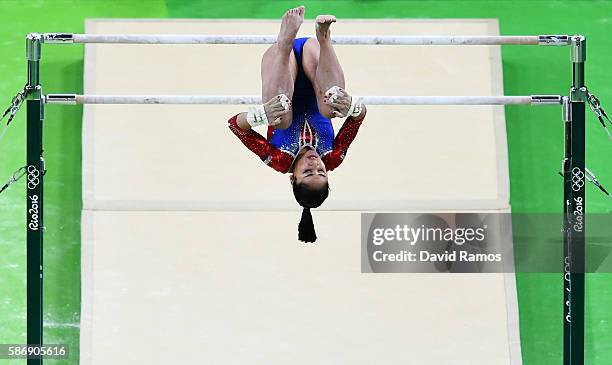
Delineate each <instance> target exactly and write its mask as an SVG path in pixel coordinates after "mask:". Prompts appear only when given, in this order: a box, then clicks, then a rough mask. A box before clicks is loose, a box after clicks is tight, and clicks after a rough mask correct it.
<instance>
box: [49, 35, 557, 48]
mask: <svg viewBox="0 0 612 365" xmlns="http://www.w3.org/2000/svg"><path fill="white" fill-rule="evenodd" d="M276 38H277V36H276V35H205V34H176V35H168V34H72V33H44V34H43V39H44V42H45V43H50V44H65V43H123V44H272V43H274V42H276ZM568 39H569V36H567V35H540V36H537V35H536V36H405V35H397V36H393V35H374V36H369V35H338V36H334V37H333V38H332V42H333V43H334V44H347V45H440V46H442V45H503V44H515V45H521V44H523V45H528V44H530V45H568V44H569V41H568Z"/></svg>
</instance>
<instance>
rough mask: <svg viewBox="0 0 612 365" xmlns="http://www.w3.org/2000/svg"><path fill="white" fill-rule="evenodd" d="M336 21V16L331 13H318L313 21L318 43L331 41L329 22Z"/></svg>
mask: <svg viewBox="0 0 612 365" xmlns="http://www.w3.org/2000/svg"><path fill="white" fill-rule="evenodd" d="M335 21H336V17H335V16H333V15H318V16H317V19H316V22H315V30H316V34H317V40H318V41H319V43H323V42H331V34H330V33H331V32H330V31H329V27H330V25H331V23H334V22H335Z"/></svg>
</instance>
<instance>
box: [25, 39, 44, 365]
mask: <svg viewBox="0 0 612 365" xmlns="http://www.w3.org/2000/svg"><path fill="white" fill-rule="evenodd" d="M41 43H42V37H41V35H39V34H36V33H31V34H29V35H28V37H27V38H26V56H27V60H28V84H27V86H26V89H27V95H28V101H27V181H26V211H27V214H26V236H27V307H28V308H27V342H28V345H42V343H43V305H42V304H43V231H44V225H43V174H44V171H45V164H44V160H43V137H42V134H43V117H44V109H43V107H44V104H43V100H42V90H41V86H40V79H39V75H40V53H41ZM27 363H28V365H39V364H42V359H28V360H27Z"/></svg>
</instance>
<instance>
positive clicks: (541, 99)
mask: <svg viewBox="0 0 612 365" xmlns="http://www.w3.org/2000/svg"><path fill="white" fill-rule="evenodd" d="M356 97H360V98H362V101H363V102H364V103H365V104H366V105H513V104H554V105H559V104H561V103H562V97H561V95H531V96H356ZM44 102H45V103H46V104H67V105H77V104H261V97H259V96H254V95H244V96H240V95H77V94H48V95H46V96H45V97H44Z"/></svg>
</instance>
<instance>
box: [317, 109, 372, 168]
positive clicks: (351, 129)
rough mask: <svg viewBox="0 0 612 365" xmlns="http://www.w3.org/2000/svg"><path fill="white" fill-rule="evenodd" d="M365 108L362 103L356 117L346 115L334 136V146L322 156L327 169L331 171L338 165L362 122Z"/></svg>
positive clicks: (365, 111)
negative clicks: (361, 107)
mask: <svg viewBox="0 0 612 365" xmlns="http://www.w3.org/2000/svg"><path fill="white" fill-rule="evenodd" d="M366 113H367V109H366V107H365V105H363V109H362V110H361V113H360V114H359V115H358V116H356V117H348V118H346V120H345V121H344V123H343V124H342V127H341V128H340V130H339V131H338V134H337V135H336V137H335V138H334V146H333V149H332V151H331V152H330V153H328V154H327V155H325V156H323V163H324V164H325V168H326V169H327V170H328V171H331V170H333V169H335V168H336V167H338V166H339V165H340V164H341V163H342V161H343V160H344V157H345V156H346V152H347V151H348V148H349V146H350V145H351V143H353V140H355V137H356V136H357V132H358V131H359V127H361V124H362V123H363V121H364V119H365V116H366Z"/></svg>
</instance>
